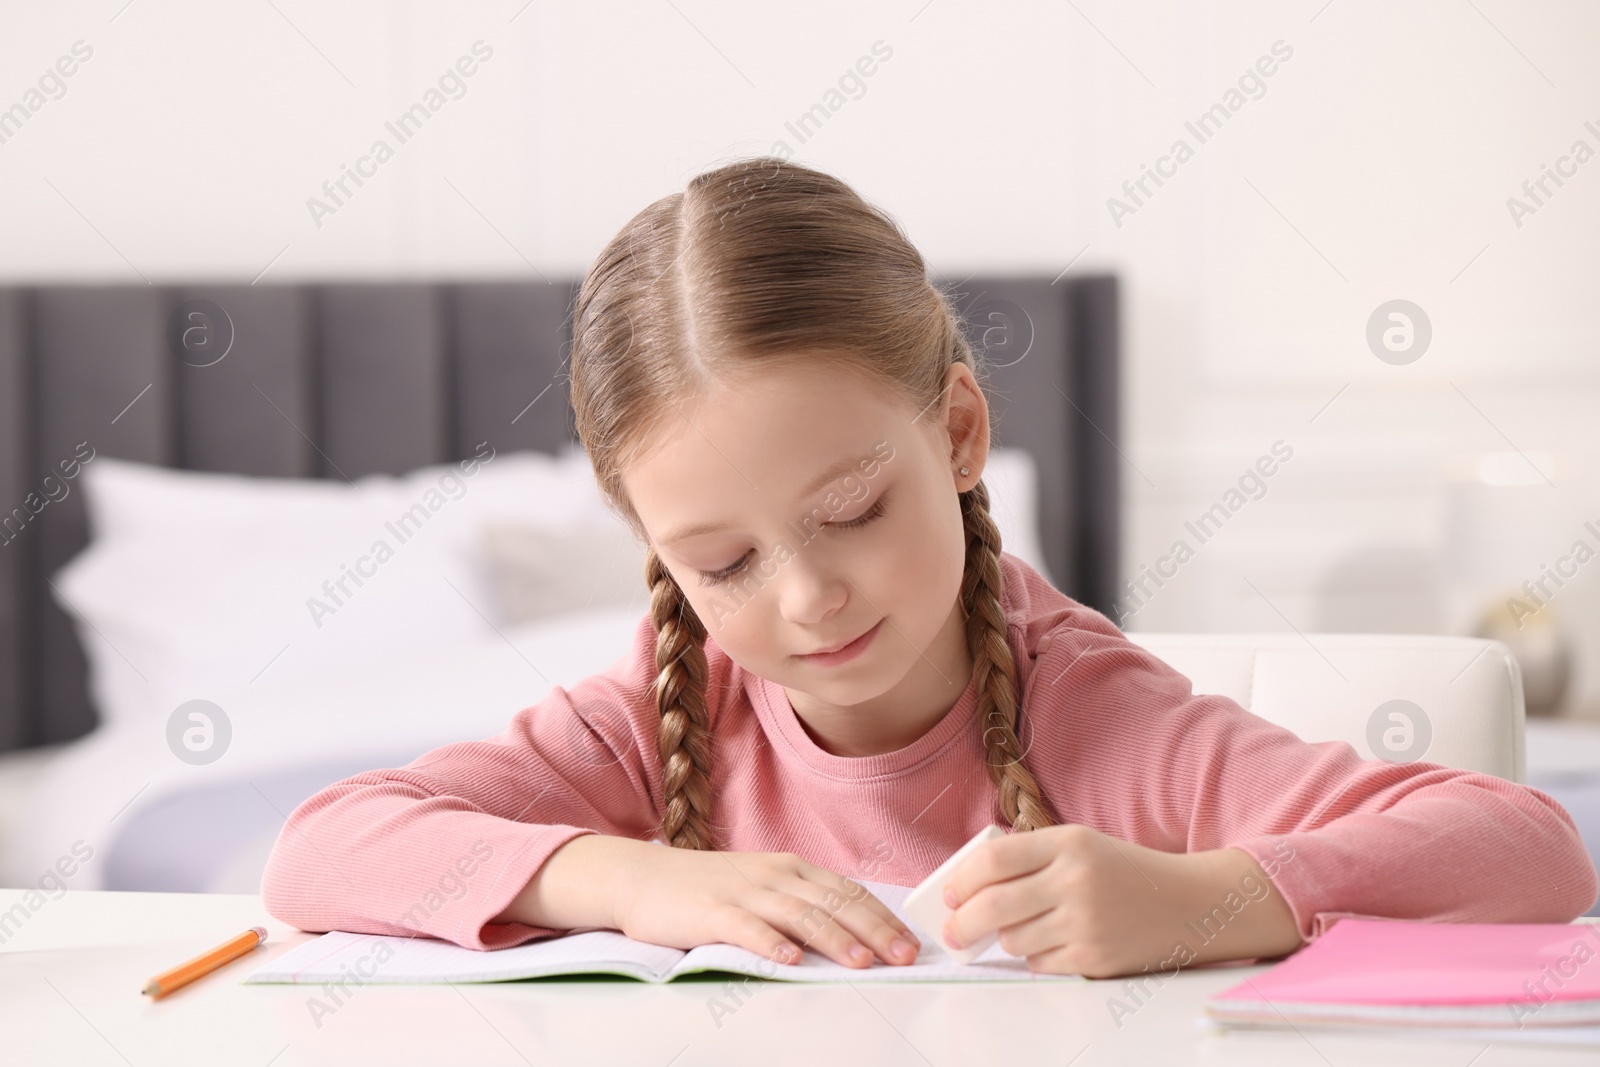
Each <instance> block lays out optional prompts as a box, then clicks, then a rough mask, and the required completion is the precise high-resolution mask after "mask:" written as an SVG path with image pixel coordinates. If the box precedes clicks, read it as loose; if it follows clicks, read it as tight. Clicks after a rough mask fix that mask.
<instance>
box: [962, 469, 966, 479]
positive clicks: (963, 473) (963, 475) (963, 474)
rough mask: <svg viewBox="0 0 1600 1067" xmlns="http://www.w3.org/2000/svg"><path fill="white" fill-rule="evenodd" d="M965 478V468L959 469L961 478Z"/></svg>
mask: <svg viewBox="0 0 1600 1067" xmlns="http://www.w3.org/2000/svg"><path fill="white" fill-rule="evenodd" d="M966 476H967V468H965V467H962V468H961V477H963V478H965V477H966Z"/></svg>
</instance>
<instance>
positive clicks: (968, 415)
mask: <svg viewBox="0 0 1600 1067" xmlns="http://www.w3.org/2000/svg"><path fill="white" fill-rule="evenodd" d="M945 393H946V395H947V396H948V399H947V400H946V402H945V403H946V408H945V429H946V431H947V432H948V433H949V434H950V471H951V474H952V475H953V476H954V478H955V482H956V491H957V492H961V493H965V492H966V491H967V490H969V489H971V488H972V487H973V486H974V485H977V484H978V479H979V478H981V477H982V476H983V466H984V464H985V463H986V462H987V461H988V459H989V402H988V400H986V399H985V398H984V395H983V390H982V389H981V388H979V386H978V379H977V378H976V377H974V376H973V373H972V368H971V367H969V366H967V365H966V364H965V363H952V364H951V365H950V369H949V370H948V371H946V372H945ZM962 468H966V473H964V474H963V473H962Z"/></svg>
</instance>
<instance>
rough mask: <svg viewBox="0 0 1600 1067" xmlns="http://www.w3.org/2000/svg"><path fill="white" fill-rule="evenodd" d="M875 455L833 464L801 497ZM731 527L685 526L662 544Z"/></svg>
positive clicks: (709, 525)
mask: <svg viewBox="0 0 1600 1067" xmlns="http://www.w3.org/2000/svg"><path fill="white" fill-rule="evenodd" d="M874 455H876V453H868V454H867V455H865V456H857V457H855V458H853V459H841V460H839V461H838V462H837V463H834V464H831V465H830V466H828V467H827V468H826V469H824V470H823V471H822V472H821V473H820V474H818V475H817V476H816V477H815V478H813V479H812V480H811V482H810V483H809V484H807V485H806V487H805V488H804V489H803V490H801V493H800V495H801V496H803V497H806V496H810V495H811V494H812V493H815V492H816V491H817V490H818V489H821V488H822V487H823V486H825V485H827V484H828V483H829V482H831V481H833V480H834V479H835V478H841V477H843V476H844V475H846V474H849V473H850V472H851V471H854V470H856V469H857V468H858V467H859V466H860V465H861V464H862V463H863V462H864V461H866V460H868V459H871V458H873V456H874ZM730 525H731V524H730V523H726V522H698V523H694V524H693V525H690V526H684V527H681V528H680V529H677V530H674V531H672V532H671V533H669V534H668V535H667V536H665V537H663V538H662V539H661V542H660V543H661V544H664V545H670V544H672V543H673V542H676V541H684V540H687V539H688V538H691V537H698V536H700V535H701V534H708V533H715V532H717V531H718V530H726V529H727V528H728V527H729V526H730Z"/></svg>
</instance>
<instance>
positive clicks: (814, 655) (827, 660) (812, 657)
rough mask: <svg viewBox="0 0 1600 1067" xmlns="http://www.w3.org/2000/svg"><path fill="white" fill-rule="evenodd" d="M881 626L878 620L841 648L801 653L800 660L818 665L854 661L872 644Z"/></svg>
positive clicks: (881, 622) (881, 621) (880, 620)
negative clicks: (830, 650)
mask: <svg viewBox="0 0 1600 1067" xmlns="http://www.w3.org/2000/svg"><path fill="white" fill-rule="evenodd" d="M882 625H883V619H879V620H878V621H877V622H875V623H873V625H872V628H871V629H870V630H868V631H867V632H866V633H864V634H862V635H861V636H860V637H857V638H856V639H855V640H853V641H851V642H849V643H848V644H846V645H845V646H844V647H842V648H839V649H836V650H834V651H832V652H809V653H801V655H800V658H801V659H803V660H805V661H807V662H808V663H820V664H833V663H844V662H846V661H848V660H852V659H855V658H856V657H857V656H859V655H860V654H861V653H862V652H864V651H866V648H867V646H868V645H870V644H871V643H872V639H873V637H875V636H876V635H877V633H878V629H879V627H881V626H882Z"/></svg>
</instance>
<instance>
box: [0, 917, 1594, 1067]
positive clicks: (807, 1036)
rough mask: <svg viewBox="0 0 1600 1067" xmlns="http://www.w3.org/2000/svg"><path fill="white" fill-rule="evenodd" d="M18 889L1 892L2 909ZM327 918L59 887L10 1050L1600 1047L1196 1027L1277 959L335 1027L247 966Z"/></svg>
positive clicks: (334, 1055)
mask: <svg viewBox="0 0 1600 1067" xmlns="http://www.w3.org/2000/svg"><path fill="white" fill-rule="evenodd" d="M21 899H22V893H21V892H20V891H18V890H0V913H4V912H5V911H7V910H9V909H10V908H11V907H12V905H13V904H14V903H16V902H18V901H19V900H21ZM255 925H265V926H266V927H267V929H268V930H269V931H271V937H270V939H269V941H268V943H267V945H266V946H265V947H263V948H260V949H257V950H256V951H255V952H254V953H252V954H251V955H248V956H246V957H244V958H243V959H240V960H236V961H235V962H233V963H232V964H229V965H228V966H227V967H226V968H224V969H223V970H221V971H218V972H216V973H213V974H211V975H209V976H208V977H206V978H202V979H200V980H199V981H198V982H196V983H194V984H193V985H190V986H188V987H187V988H185V989H181V990H179V991H178V992H176V993H174V994H172V995H171V996H169V997H167V998H166V999H164V1000H161V1001H151V1000H149V998H147V997H145V996H143V995H142V994H141V993H140V992H139V989H140V987H141V986H142V985H143V983H144V981H145V980H146V979H148V978H150V977H152V976H153V975H155V974H157V973H158V972H160V971H163V970H166V969H167V968H169V967H171V966H173V965H175V964H177V963H180V962H182V961H183V960H185V959H188V958H189V957H191V956H194V955H197V954H198V953H200V952H201V951H204V950H205V949H208V948H210V947H212V946H213V945H215V944H218V943H220V942H221V941H223V940H225V939H226V938H228V937H230V936H232V935H234V934H238V933H241V932H243V931H244V930H245V929H247V928H249V927H251V926H255ZM311 936H312V935H310V934H303V933H300V932H298V931H293V930H290V929H289V928H287V927H285V926H284V925H283V924H281V923H278V922H276V921H273V920H271V919H270V918H268V916H267V913H266V911H265V910H264V909H263V908H262V907H261V902H260V900H259V898H257V897H253V896H200V895H189V894H179V893H91V892H72V893H67V894H66V895H65V896H63V897H62V898H60V899H59V900H52V901H47V902H46V903H45V905H44V906H43V907H42V908H40V909H39V910H38V911H37V912H35V913H34V914H32V915H31V916H30V917H29V918H28V919H27V921H26V922H25V923H24V924H23V925H22V927H21V928H20V929H18V930H16V932H14V933H12V934H11V936H10V938H9V939H8V940H7V941H6V943H5V945H4V946H3V947H0V1063H3V1064H7V1065H12V1064H15V1065H28V1067H32V1065H34V1064H64V1065H65V1064H70V1065H74V1067H78V1065H82V1067H93V1065H96V1064H108V1065H127V1064H132V1065H134V1067H145V1065H147V1064H148V1065H151V1067H156V1065H178V1064H191V1063H193V1064H205V1065H207V1067H214V1065H219V1064H242V1065H246V1067H267V1065H268V1064H271V1065H272V1067H301V1065H306V1064H329V1065H332V1064H340V1065H344V1064H352V1063H383V1064H428V1065H430V1067H431V1065H437V1064H473V1065H477V1064H507V1065H513V1067H516V1065H527V1064H536V1065H538V1067H545V1065H547V1064H565V1063H576V1064H612V1063H615V1064H627V1065H629V1067H667V1065H669V1064H671V1065H672V1067H690V1065H694V1064H738V1065H739V1067H752V1065H756V1067H759V1065H765V1064H790V1063H813V1064H827V1065H829V1067H839V1065H844V1064H855V1063H870V1064H874V1065H901V1064H905V1065H908V1067H928V1065H930V1064H931V1065H935V1067H958V1065H960V1067H966V1065H969V1064H1006V1065H1008V1067H1023V1065H1028V1067H1032V1065H1034V1064H1050V1065H1066V1064H1072V1065H1073V1067H1098V1065H1103V1064H1159V1065H1171V1067H1176V1065H1182V1064H1194V1063H1201V1064H1223V1063H1227V1064H1234V1063H1238V1064H1272V1065H1280V1064H1284V1065H1295V1064H1306V1065H1310V1067H1330V1065H1333V1067H1344V1065H1346V1064H1350V1065H1358V1067H1381V1065H1384V1064H1404V1065H1406V1067H1432V1065H1435V1064H1437V1065H1439V1067H1468V1065H1469V1064H1471V1067H1496V1065H1506V1067H1510V1065H1522V1064H1544V1063H1550V1064H1581V1063H1587V1064H1592V1063H1594V1062H1595V1058H1596V1057H1595V1052H1594V1050H1592V1049H1589V1050H1584V1049H1575V1048H1535V1047H1530V1046H1509V1045H1495V1046H1491V1047H1489V1048H1488V1050H1487V1051H1484V1050H1483V1045H1482V1044H1481V1043H1474V1042H1464V1041H1425V1040H1418V1039H1410V1038H1407V1039H1397V1040H1380V1039H1374V1038H1370V1037H1355V1036H1350V1035H1345V1034H1328V1033H1313V1032H1308V1033H1307V1034H1306V1035H1304V1036H1301V1035H1297V1034H1293V1033H1285V1034H1248V1035H1217V1034H1213V1033H1208V1032H1206V1031H1203V1030H1201V1029H1200V1028H1199V1027H1198V1026H1197V1025H1196V1024H1195V1021H1194V1020H1195V1016H1196V1013H1197V1012H1198V1010H1199V1008H1200V1006H1201V1004H1202V1003H1203V1002H1204V1001H1205V999H1206V997H1207V996H1209V995H1210V994H1211V993H1213V992H1214V991H1217V990H1220V989H1222V988H1224V987H1226V986H1228V985H1231V984H1233V983H1234V982H1236V981H1238V980H1239V979H1240V977H1241V976H1242V975H1244V974H1254V973H1256V971H1257V970H1259V968H1251V969H1248V970H1241V969H1238V968H1229V969H1223V970H1210V971H1206V970H1200V971H1193V972H1189V973H1185V974H1181V975H1179V976H1178V977H1177V978H1175V979H1173V980H1171V981H1169V982H1167V983H1166V984H1165V985H1164V986H1162V987H1160V988H1159V989H1154V995H1153V997H1152V998H1151V999H1150V1000H1149V1001H1148V1002H1147V1003H1146V1005H1145V1006H1144V1007H1143V1008H1142V1009H1140V1010H1139V1011H1138V1012H1137V1014H1135V1015H1134V1016H1132V1017H1131V1018H1124V1019H1123V1021H1122V1026H1121V1027H1120V1028H1119V1027H1118V1026H1117V1024H1116V1022H1115V1021H1114V1020H1113V1018H1112V1015H1111V1012H1110V1010H1109V1009H1108V1007H1107V998H1109V997H1111V996H1113V995H1120V994H1121V983H1120V982H1116V981H1106V982H1081V983H1061V984H1055V985H1039V986H1031V985H1021V984H1009V983H1008V984H980V983H973V984H965V983H954V984H949V983H946V984H927V985H905V986H898V987H897V986H887V985H854V986H852V985H848V984H839V985H799V984H785V983H781V982H770V983H763V984H760V985H759V987H758V989H759V991H758V992H756V993H755V994H754V995H753V996H752V997H750V998H749V999H748V1000H747V1001H746V1003H745V1004H744V1006H743V1007H741V1008H739V1009H738V1010H737V1011H736V1012H735V1013H734V1014H733V1015H731V1016H726V1017H724V1018H722V1020H721V1025H720V1027H719V1026H718V1025H717V1021H716V1020H714V1019H713V1017H712V1013H711V1010H710V1008H709V1006H708V1003H707V1001H708V998H710V997H712V996H720V995H722V989H721V985H720V984H716V983H713V982H710V981H681V980H680V981H678V982H674V983H669V984H666V985H659V986H656V985H648V984H645V983H640V982H633V981H629V980H626V979H617V980H611V979H600V980H586V981H551V980H544V981H538V982H520V983H511V984H497V985H471V986H459V987H454V988H452V987H437V986H429V987H423V986H376V985H368V986H362V987H359V988H355V989H354V993H353V996H351V997H350V999H349V1000H348V1001H346V1002H345V1004H344V1005H343V1006H342V1007H340V1008H339V1009H338V1010H337V1011H335V1012H334V1013H333V1014H332V1015H325V1016H323V1017H322V1018H321V1019H320V1025H319V1020H317V1019H314V1018H313V1015H312V1012H311V1010H310V1009H309V1007H308V999H309V998H310V997H312V996H321V995H322V994H321V991H320V990H318V989H315V988H312V987H307V986H247V985H242V984H241V982H242V980H243V978H244V977H245V975H247V974H248V973H249V972H250V971H252V970H254V969H255V967H256V966H257V965H258V964H259V963H260V961H262V960H264V959H266V958H268V956H269V954H276V953H280V952H284V951H286V950H287V949H288V948H289V947H291V946H292V945H296V944H299V943H300V942H301V941H303V940H305V939H307V938H309V937H311ZM753 984H754V983H753ZM1152 988H1154V987H1152ZM729 1003H731V1001H730V1002H729Z"/></svg>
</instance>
